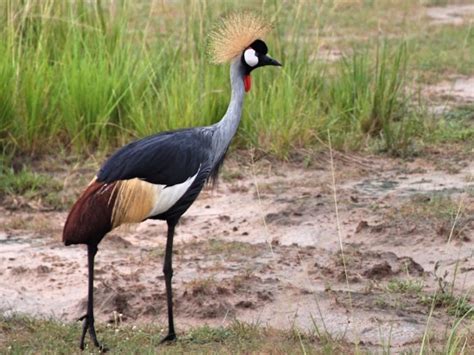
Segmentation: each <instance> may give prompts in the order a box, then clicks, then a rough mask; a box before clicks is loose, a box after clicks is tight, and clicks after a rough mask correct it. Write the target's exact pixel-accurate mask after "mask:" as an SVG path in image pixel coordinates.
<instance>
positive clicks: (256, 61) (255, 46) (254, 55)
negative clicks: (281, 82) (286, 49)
mask: <svg viewBox="0 0 474 355" xmlns="http://www.w3.org/2000/svg"><path fill="white" fill-rule="evenodd" d="M267 53H268V47H267V45H266V44H265V42H264V41H262V40H261V39H257V40H255V41H254V42H253V43H252V44H251V45H250V46H249V47H248V48H246V49H245V50H244V52H243V53H242V57H241V61H242V64H243V66H244V84H245V91H247V92H248V91H250V87H251V85H252V81H251V77H250V72H251V71H252V70H254V69H257V68H260V67H263V66H265V65H274V66H279V67H281V64H280V63H279V62H278V61H277V60H275V59H273V58H271V57H270V56H268V54H267Z"/></svg>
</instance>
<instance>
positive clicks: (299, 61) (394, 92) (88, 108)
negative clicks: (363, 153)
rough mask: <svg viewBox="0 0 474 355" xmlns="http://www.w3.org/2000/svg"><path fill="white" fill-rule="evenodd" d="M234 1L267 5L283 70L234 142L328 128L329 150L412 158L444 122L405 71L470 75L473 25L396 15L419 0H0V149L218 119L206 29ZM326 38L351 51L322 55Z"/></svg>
mask: <svg viewBox="0 0 474 355" xmlns="http://www.w3.org/2000/svg"><path fill="white" fill-rule="evenodd" d="M183 5H185V6H183ZM242 8H251V9H253V10H254V11H257V12H263V13H264V14H267V15H268V14H271V15H269V17H270V20H272V21H274V23H275V29H274V31H273V32H272V34H271V35H270V36H269V37H268V39H267V42H268V44H269V47H270V51H271V54H272V55H273V56H274V57H275V58H278V59H280V60H281V61H282V62H283V63H284V67H283V68H282V69H281V70H279V69H275V68H273V69H268V68H267V69H261V70H259V71H257V72H256V73H255V74H254V78H255V84H254V88H253V91H252V92H251V93H250V94H249V95H248V96H247V100H246V103H245V110H244V118H243V121H242V125H241V127H240V130H239V134H238V137H237V139H236V141H235V146H237V147H240V148H256V149H258V150H261V151H263V152H266V153H270V154H273V155H275V156H277V157H281V158H286V157H288V156H290V154H291V152H293V151H295V150H298V149H301V148H304V149H307V148H313V147H317V146H318V145H320V143H321V141H323V142H324V141H326V140H327V138H328V132H329V134H330V135H331V137H332V138H333V139H332V141H333V145H334V146H335V147H336V148H337V149H352V150H364V149H367V148H370V149H372V148H373V147H375V148H376V150H380V151H384V152H389V153H391V154H394V155H407V154H409V153H411V152H412V151H413V144H414V142H417V141H424V140H426V137H427V136H429V135H430V134H432V132H434V131H435V130H436V128H437V127H438V126H437V124H428V123H429V122H428V121H427V120H426V119H427V116H426V114H425V112H423V111H422V110H419V109H417V108H415V107H416V106H418V105H419V102H418V101H414V100H413V99H412V97H411V96H409V95H408V91H407V88H408V87H409V86H410V85H412V84H413V80H415V79H416V78H418V77H421V76H423V75H424V76H425V77H431V76H435V75H439V74H440V73H443V72H446V71H447V70H451V72H461V73H464V74H467V75H468V74H469V73H472V66H470V65H469V58H470V56H469V53H470V51H471V50H472V47H473V43H472V42H473V41H472V37H473V35H472V29H471V28H470V27H469V28H466V27H465V26H461V27H459V28H456V29H451V28H446V27H442V28H441V27H440V28H437V29H435V30H431V29H429V26H427V25H416V26H415V25H414V24H413V22H416V21H405V20H403V19H404V18H405V17H404V16H406V14H408V13H412V12H413V11H422V9H423V7H421V6H420V5H419V4H418V5H413V4H412V5H407V4H406V3H403V2H400V1H388V0H387V1H381V2H378V1H377V2H372V1H364V2H361V3H360V4H359V5H357V4H353V5H350V6H341V5H340V4H338V3H337V2H321V3H320V4H319V6H314V4H311V3H310V2H305V1H296V2H287V3H280V2H277V1H265V2H261V3H255V2H250V1H247V2H244V3H243V4H237V2H234V1H228V2H213V1H201V2H197V1H191V0H187V1H185V0H182V1H181V2H179V3H177V4H171V3H170V4H168V3H159V2H146V1H143V2H142V1H140V2H136V3H135V2H125V3H121V2H119V3H116V2H114V3H113V4H112V3H109V2H101V1H95V2H89V1H83V0H82V1H75V2H63V1H59V0H46V1H41V2H39V1H33V0H26V1H24V2H17V1H12V0H8V1H4V2H2V3H1V4H0V26H1V27H0V39H1V41H0V148H1V149H2V151H3V152H6V153H8V154H9V155H11V154H12V153H15V154H30V155H31V154H32V155H38V154H42V153H55V152H57V150H58V149H62V150H65V151H71V150H72V151H74V152H80V153H81V154H88V153H94V152H96V151H97V149H99V150H100V151H110V150H111V149H114V148H115V147H116V146H119V145H121V144H124V143H125V142H128V141H129V140H130V139H133V138H138V137H143V136H145V135H149V134H151V133H154V132H158V131H163V130H168V129H175V128H179V127H186V126H197V125H207V124H211V123H213V122H216V121H217V120H219V119H220V117H221V116H222V115H223V113H224V111H225V108H226V105H227V102H228V100H229V83H228V68H227V67H226V66H214V65H211V64H209V60H208V56H207V53H206V47H207V43H206V41H207V38H206V35H207V33H209V31H210V29H211V28H212V25H213V23H215V22H216V20H217V19H218V17H219V16H220V15H221V14H222V13H224V12H227V11H229V10H234V9H242ZM183 9H184V10H183ZM420 9H421V10H420ZM387 10H390V11H387ZM389 12H390V13H391V14H392V15H391V16H388V15H387V13H389ZM295 18H297V19H298V21H294V20H293V19H295ZM351 18H353V20H350V19H351ZM382 20H383V22H381V21H382ZM422 23H423V24H424V23H425V22H422ZM381 24H382V25H381ZM377 26H379V27H377ZM380 26H382V27H380ZM377 28H379V30H380V31H382V32H381V34H380V33H379V32H380V31H379V30H377ZM377 31H378V32H377ZM412 32H413V33H414V35H411V36H409V35H408V34H411V33H412ZM325 36H328V37H329V36H332V37H334V38H335V39H327V37H325ZM452 36H455V37H456V40H453V39H452V38H453V37H452ZM455 43H462V45H460V46H459V47H458V46H456V45H455ZM326 44H328V45H331V46H335V47H339V48H341V49H342V50H343V52H344V53H345V54H346V57H345V60H343V61H341V62H339V63H335V64H334V63H325V62H324V61H321V60H318V59H317V53H318V51H319V48H320V47H322V46H324V45H326ZM356 49H357V50H356ZM315 58H316V59H315ZM418 72H421V73H422V75H421V76H418V75H414V74H416V73H418ZM428 128H430V129H428ZM445 128H446V126H443V129H445ZM448 131H453V132H455V131H457V126H455V125H454V126H452V127H451V126H450V127H448Z"/></svg>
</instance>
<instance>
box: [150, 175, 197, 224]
mask: <svg viewBox="0 0 474 355" xmlns="http://www.w3.org/2000/svg"><path fill="white" fill-rule="evenodd" d="M199 170H201V169H200V168H199V169H198V171H197V172H196V174H195V175H194V176H191V177H189V178H188V179H187V180H186V181H185V182H182V183H181V184H176V185H173V186H166V185H153V187H154V188H155V206H154V207H153V209H152V210H151V212H150V214H149V215H148V217H151V216H156V215H159V214H161V213H163V212H166V211H168V210H169V209H170V208H171V207H172V206H173V205H174V204H175V203H176V202H178V200H179V199H180V198H181V197H183V195H184V194H185V193H186V191H187V190H188V189H189V187H190V186H191V184H192V183H193V182H194V180H195V179H196V176H197V174H198V173H199Z"/></svg>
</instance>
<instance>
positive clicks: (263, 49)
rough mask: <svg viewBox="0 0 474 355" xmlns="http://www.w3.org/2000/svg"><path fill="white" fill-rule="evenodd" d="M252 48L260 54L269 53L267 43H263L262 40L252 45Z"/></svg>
mask: <svg viewBox="0 0 474 355" xmlns="http://www.w3.org/2000/svg"><path fill="white" fill-rule="evenodd" d="M250 48H252V49H253V50H255V52H257V53H258V54H267V53H268V47H267V45H266V44H265V42H263V41H262V40H261V39H257V40H255V41H254V42H253V43H252V44H251V45H250Z"/></svg>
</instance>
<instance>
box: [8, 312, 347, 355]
mask: <svg viewBox="0 0 474 355" xmlns="http://www.w3.org/2000/svg"><path fill="white" fill-rule="evenodd" d="M0 331H1V333H2V334H3V337H2V338H0V352H1V353H7V354H24V353H25V352H28V353H55V354H74V353H77V354H80V353H81V352H80V351H79V348H78V339H79V336H80V332H81V329H80V324H79V323H76V324H62V323H58V322H55V321H52V320H38V319H32V318H26V317H20V316H15V317H1V318H0ZM97 332H98V337H99V339H100V340H101V341H103V343H104V344H105V345H106V346H107V347H109V348H110V349H111V350H112V352H113V353H140V354H155V353H156V352H160V353H164V354H185V353H198V354H209V353H212V354H221V353H226V354H237V353H240V354H248V353H270V352H271V353H276V354H285V353H300V354H303V353H306V354H332V353H334V352H340V351H343V349H347V346H348V345H347V344H345V343H344V342H342V341H341V342H339V343H331V344H329V343H327V341H324V342H320V341H319V340H318V339H317V338H316V337H315V336H311V335H306V334H304V333H300V334H301V336H298V337H295V336H294V332H291V331H277V330H273V329H270V328H263V327H260V326H257V325H253V324H247V323H241V322H238V321H235V322H234V323H232V324H231V325H229V326H226V327H222V326H221V327H209V326H201V327H196V328H193V329H190V330H189V331H187V332H185V333H181V332H180V333H179V334H178V336H179V338H178V341H177V342H175V343H172V344H169V345H160V344H159V343H160V340H161V339H162V338H163V336H164V334H165V333H164V332H165V330H164V329H163V328H161V327H159V326H154V325H144V326H139V327H137V326H133V327H132V326H124V325H118V326H117V325H113V326H112V325H111V326H107V327H105V326H103V325H101V324H99V325H98V326H97ZM86 339H87V344H88V345H89V346H90V343H89V342H88V336H87V338H86ZM88 350H89V351H91V350H92V351H94V350H95V349H91V348H88ZM333 351H334V352H333ZM94 352H96V351H94Z"/></svg>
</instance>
